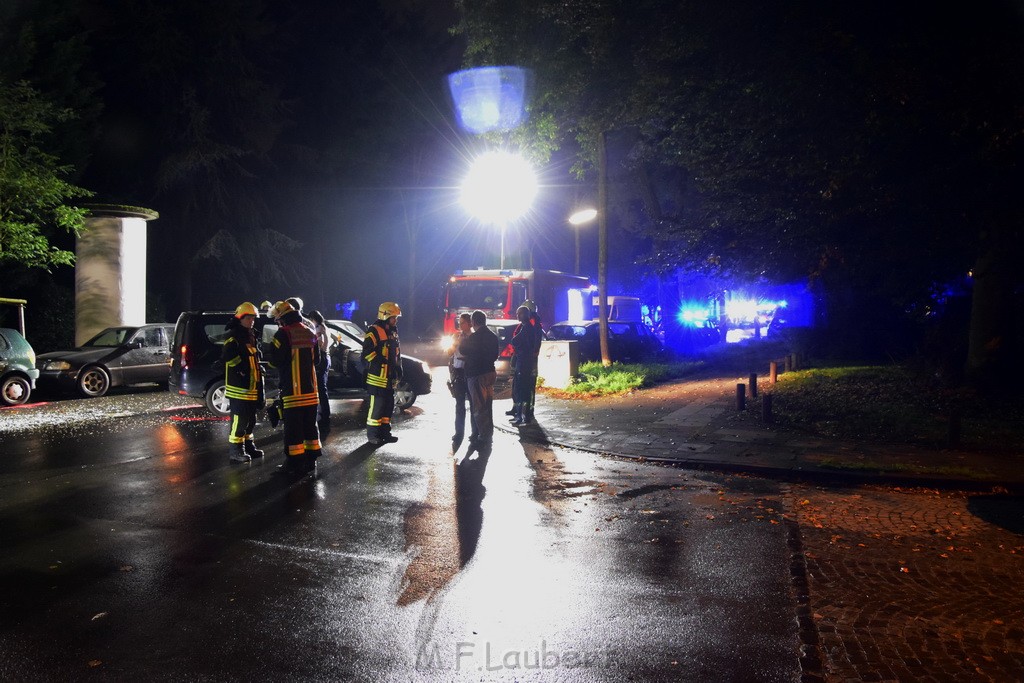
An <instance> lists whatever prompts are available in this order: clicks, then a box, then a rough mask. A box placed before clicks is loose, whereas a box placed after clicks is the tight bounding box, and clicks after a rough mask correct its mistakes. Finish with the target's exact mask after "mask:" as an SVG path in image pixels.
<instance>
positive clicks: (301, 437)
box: [269, 301, 321, 474]
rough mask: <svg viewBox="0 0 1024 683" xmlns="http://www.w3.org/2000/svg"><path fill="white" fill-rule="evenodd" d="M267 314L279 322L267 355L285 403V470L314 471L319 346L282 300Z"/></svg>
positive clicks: (317, 452)
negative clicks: (277, 378)
mask: <svg viewBox="0 0 1024 683" xmlns="http://www.w3.org/2000/svg"><path fill="white" fill-rule="evenodd" d="M270 315H271V317H273V318H274V319H275V320H277V322H278V325H280V328H279V329H278V330H277V332H275V333H274V339H273V342H272V345H271V349H270V352H269V355H270V363H271V364H272V365H273V366H274V367H275V368H277V372H278V377H279V378H280V381H279V384H280V387H281V402H282V404H283V405H284V411H283V412H284V443H285V448H286V449H287V458H286V460H285V472H286V473H288V474H303V473H306V472H315V471H316V460H317V458H319V457H320V448H321V446H320V432H319V430H318V429H317V425H316V409H317V406H318V405H319V403H320V396H319V393H318V392H317V381H316V364H317V361H318V359H319V355H320V349H319V347H318V346H317V343H316V335H314V334H313V331H312V330H311V329H310V328H309V327H308V326H307V325H306V324H305V323H303V320H302V316H300V315H299V313H298V311H296V310H295V309H294V308H293V307H292V306H291V304H289V303H287V302H285V301H279V302H277V303H276V304H274V307H273V308H272V309H271V310H270Z"/></svg>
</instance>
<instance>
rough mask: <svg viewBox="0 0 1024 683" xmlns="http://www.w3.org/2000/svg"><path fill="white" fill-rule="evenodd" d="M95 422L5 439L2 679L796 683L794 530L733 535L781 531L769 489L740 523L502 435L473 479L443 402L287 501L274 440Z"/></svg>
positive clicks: (716, 503) (56, 420) (298, 486)
mask: <svg viewBox="0 0 1024 683" xmlns="http://www.w3.org/2000/svg"><path fill="white" fill-rule="evenodd" d="M435 386H438V387H441V388H442V389H443V387H444V385H443V382H438V381H436V382H435ZM126 400H127V403H128V406H125V405H124V402H125V401H126ZM99 401H102V402H106V403H101V402H94V403H90V404H89V405H88V406H87V409H88V410H87V411H88V412H89V413H90V415H91V417H90V419H89V420H87V421H81V422H79V421H76V419H75V417H74V414H75V410H74V405H73V404H75V403H83V402H80V401H67V402H62V403H61V404H60V405H59V406H57V408H58V412H60V413H62V415H61V416H59V417H54V416H52V415H49V411H52V410H53V407H52V406H43V407H39V408H32V409H25V410H24V411H21V412H19V414H18V420H19V421H21V420H26V421H27V423H26V424H28V425H29V426H27V427H25V428H22V427H20V426H13V423H12V422H9V421H5V420H6V418H7V415H6V414H5V415H3V416H0V420H3V421H4V422H3V423H2V424H0V452H2V453H3V454H4V455H3V457H2V459H0V495H2V503H0V547H3V549H4V552H3V554H2V556H0V574H2V579H3V585H4V586H5V587H8V588H7V589H6V590H5V597H3V598H2V599H0V651H2V652H4V653H5V656H4V657H3V658H0V677H2V678H4V679H5V680H31V679H50V678H66V679H77V678H81V677H83V676H85V675H88V674H92V673H94V674H98V675H100V676H101V677H104V678H106V679H109V680H126V679H135V678H138V677H142V676H145V677H147V678H152V679H157V680H161V679H176V680H180V679H200V678H202V679H217V680H221V679H251V678H256V677H260V678H269V679H274V680H276V679H281V680H363V681H372V680H379V681H391V680H399V679H401V680H409V679H414V680H438V681H442V680H453V679H465V680H480V679H483V680H586V681H590V680H608V681H613V680H614V681H620V680H631V679H632V680H710V679H716V680H722V679H732V680H754V679H757V680H795V679H797V678H798V677H799V666H798V663H797V649H798V641H797V633H796V627H795V625H794V619H793V615H794V609H795V608H794V606H793V600H792V598H791V595H790V589H789V571H788V565H789V554H788V552H789V551H788V550H787V547H786V538H785V531H784V529H783V528H782V525H779V524H773V523H771V518H772V517H773V515H772V514H766V515H762V519H759V520H758V519H755V518H754V515H751V516H750V519H749V520H746V519H744V523H743V524H739V523H733V521H732V520H731V519H730V520H727V519H726V518H725V517H726V515H725V514H724V513H725V511H726V510H728V509H729V506H730V505H735V504H736V501H737V500H741V501H745V502H747V503H749V504H750V506H752V507H755V506H761V508H762V509H764V508H770V507H771V506H772V505H774V506H775V508H774V509H776V510H780V511H781V507H782V506H781V503H778V502H777V500H778V497H779V491H778V487H777V486H775V485H774V484H772V483H769V482H764V481H760V480H753V479H752V480H742V481H735V482H733V483H732V485H731V487H730V494H729V499H728V500H726V499H725V497H724V496H723V495H722V493H721V489H722V487H723V483H722V481H721V478H716V477H714V476H713V475H706V476H705V475H702V476H700V477H696V476H695V475H693V474H692V473H685V472H680V471H678V470H671V469H664V468H657V467H651V466H647V465H642V464H637V463H624V462H615V461H608V460H602V459H600V458H595V457H594V456H591V455H584V454H579V453H574V452H567V451H562V450H557V451H553V450H549V449H543V448H538V447H534V446H526V445H523V444H520V443H519V442H518V441H517V440H516V439H515V438H514V437H512V436H510V435H507V434H498V435H497V436H496V440H495V450H494V452H493V453H492V454H491V455H490V457H489V458H481V457H477V458H476V459H470V460H465V459H463V458H464V456H465V452H464V451H463V452H460V453H459V454H457V455H458V458H457V459H456V460H453V458H452V456H451V454H450V453H449V449H448V445H449V438H450V433H449V428H448V422H449V416H450V415H451V407H450V405H449V400H448V397H447V396H446V395H441V394H433V395H430V396H426V397H421V399H420V401H419V402H418V403H417V405H416V406H415V407H414V408H413V409H412V410H411V411H410V412H409V413H407V414H406V415H404V416H402V417H400V418H398V419H397V420H396V425H395V433H396V434H397V435H398V436H399V437H400V439H401V440H400V441H399V443H398V444H394V445H390V446H386V447H382V448H379V449H372V448H370V447H368V446H367V445H366V444H365V442H364V434H363V431H362V429H361V427H360V415H359V410H360V402H359V401H335V402H334V406H335V416H334V420H333V424H334V429H333V431H332V433H331V434H329V435H328V436H327V437H326V439H325V455H324V457H323V458H322V459H321V461H320V467H319V474H318V476H317V478H316V479H304V480H301V481H299V482H291V481H289V480H287V479H285V478H282V477H280V476H276V475H275V472H276V470H277V465H278V464H279V463H280V462H281V460H282V456H281V442H280V431H278V432H272V431H271V430H270V429H269V426H268V425H261V426H260V427H258V430H257V439H258V441H259V443H260V446H261V447H262V448H263V449H264V450H266V452H267V456H268V457H267V458H266V459H265V460H266V461H265V462H256V463H253V464H251V465H241V466H238V465H229V464H228V463H227V451H226V445H225V441H226V423H224V422H223V421H219V420H210V419H206V415H205V413H204V412H203V411H202V410H201V409H198V408H187V407H181V405H182V404H183V403H184V402H183V401H182V400H181V399H178V398H177V397H173V396H169V395H167V394H165V393H162V392H151V393H149V394H139V395H122V396H110V397H105V398H104V399H100V400H99ZM147 402H148V403H147ZM143 405H145V406H146V407H145V408H144V409H145V410H146V412H145V413H144V414H141V415H138V414H135V415H133V416H127V415H126V413H133V412H134V413H137V412H138V411H139V410H140V409H142V408H141V406H143ZM165 409H169V410H165ZM31 411H36V412H38V413H40V414H44V413H45V414H46V416H45V417H44V416H42V415H32V414H31ZM776 516H777V515H776ZM12 589H13V590H12Z"/></svg>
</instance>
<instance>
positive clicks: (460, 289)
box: [448, 280, 508, 309]
mask: <svg viewBox="0 0 1024 683" xmlns="http://www.w3.org/2000/svg"><path fill="white" fill-rule="evenodd" d="M507 298H508V282H505V281H502V280H493V281H480V280H475V281H465V280H462V281H455V282H452V283H451V284H449V285H448V308H473V309H476V308H481V309H498V308H505V302H506V299H507Z"/></svg>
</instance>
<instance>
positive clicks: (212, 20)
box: [12, 0, 1021, 329]
mask: <svg viewBox="0 0 1024 683" xmlns="http://www.w3.org/2000/svg"><path fill="white" fill-rule="evenodd" d="M15 4H16V5H20V6H22V7H27V8H35V9H36V10H38V14H40V15H41V16H44V17H47V18H48V20H49V19H53V20H54V21H58V20H59V17H60V16H61V13H60V11H59V8H64V9H66V10H68V13H69V14H70V16H71V17H72V18H71V19H69V20H68V23H67V24H66V25H65V26H64V27H63V28H61V26H58V27H57V28H54V29H52V31H53V34H54V35H58V36H62V37H61V38H60V39H59V40H56V41H53V47H54V49H52V50H49V54H47V52H46V51H41V52H40V55H41V56H40V60H44V61H45V60H46V59H51V58H53V56H54V54H56V53H57V52H58V51H59V50H58V48H59V47H60V46H61V45H64V44H65V43H64V42H63V41H65V40H66V39H67V38H68V37H69V36H75V37H76V38H77V39H79V40H82V41H84V43H85V44H86V46H87V50H86V54H87V57H85V58H84V59H85V63H86V65H85V67H84V68H83V69H82V70H81V72H80V73H79V74H77V75H76V77H77V78H78V80H79V82H80V84H89V83H93V84H96V85H97V86H98V88H97V89H96V92H95V94H96V98H97V99H98V100H99V101H100V102H102V106H103V111H102V113H101V114H100V115H99V117H98V118H97V119H96V120H95V121H94V124H95V125H94V126H93V127H92V128H88V129H87V128H85V126H84V124H83V130H82V131H81V138H82V139H83V140H85V139H88V138H89V136H90V135H92V134H95V136H96V137H95V140H94V144H92V146H91V154H90V155H89V156H88V157H84V156H81V157H80V158H79V159H78V160H79V161H81V162H82V165H81V167H82V169H83V173H82V174H81V176H80V177H79V178H78V182H79V184H81V185H83V186H84V187H87V188H89V189H92V190H95V191H96V192H97V193H98V196H97V198H96V200H97V201H102V202H110V203H123V204H133V205H139V206H146V207H148V208H152V209H155V210H157V211H159V212H160V213H161V218H160V219H159V220H158V221H155V222H154V223H152V224H151V226H150V246H151V253H150V261H149V264H150V271H151V277H150V288H151V293H152V294H154V295H156V296H157V297H159V299H160V301H161V303H162V304H163V307H164V309H165V310H166V316H167V318H168V319H171V320H173V319H174V317H175V316H176V315H177V311H178V310H180V298H179V294H180V292H179V290H180V287H178V286H177V285H178V281H179V280H180V278H181V272H182V267H183V265H182V264H183V260H184V258H185V257H186V254H185V252H186V251H187V249H186V248H185V247H186V246H187V245H188V243H189V241H190V240H192V242H196V241H197V240H198V241H201V238H202V237H203V235H209V234H212V232H213V231H214V230H216V229H217V228H221V227H226V228H228V229H230V230H232V231H234V232H235V233H236V234H238V235H244V234H246V230H247V229H248V228H249V227H250V223H249V220H248V218H247V217H246V215H245V211H244V209H246V208H247V207H248V206H249V205H252V204H256V203H259V202H263V203H265V204H266V206H267V210H266V212H265V213H264V214H263V215H262V216H261V217H260V221H261V222H260V225H261V227H265V228H269V229H272V230H275V231H278V232H280V233H283V234H286V235H288V236H290V237H292V238H294V239H296V240H298V241H300V242H302V243H303V244H304V245H305V248H304V249H305V250H304V252H303V253H304V257H303V258H304V267H303V271H304V272H303V274H302V276H301V277H299V278H296V279H294V280H291V281H290V282H289V283H288V284H287V285H284V286H277V287H274V286H271V285H269V284H267V283H266V282H265V279H264V278H263V277H261V274H260V270H259V268H257V267H255V266H254V267H253V270H254V271H255V273H253V274H252V277H251V280H252V283H251V284H250V285H249V286H243V285H242V284H241V282H240V280H239V279H237V278H235V279H229V280H228V281H227V282H224V281H222V279H219V278H218V277H216V276H214V275H212V274H211V273H210V272H208V271H210V270H211V269H213V268H215V267H216V266H215V265H214V264H213V262H210V261H207V262H204V263H202V264H201V267H200V273H199V275H198V276H197V277H196V279H195V286H194V288H193V291H192V301H191V303H192V306H193V307H207V308H215V307H219V308H233V307H234V306H235V305H236V304H237V303H238V301H239V300H241V299H252V300H253V301H256V302H257V303H258V301H259V300H262V299H271V300H274V299H278V298H283V297H286V296H292V295H298V296H302V297H303V298H304V299H305V300H306V302H307V304H308V305H309V306H310V307H318V308H326V309H331V308H333V305H334V304H335V303H337V302H343V301H348V300H350V299H358V300H359V301H360V304H361V306H362V308H363V310H364V313H366V314H368V313H369V311H370V310H372V309H375V308H376V305H377V303H379V302H380V301H382V300H396V301H399V302H401V303H402V304H403V305H404V306H406V307H407V308H408V309H411V310H412V311H413V312H414V313H418V314H419V315H412V316H410V320H409V321H408V322H410V323H412V322H415V323H416V324H415V326H416V327H417V328H419V329H424V328H426V326H427V323H429V322H430V320H431V319H433V318H435V317H437V316H436V313H435V306H436V302H437V297H438V294H439V289H440V284H441V283H442V282H443V280H444V278H445V276H446V275H447V274H449V273H450V272H451V271H452V270H454V269H456V268H464V267H475V266H494V265H497V251H498V236H497V231H496V230H495V229H493V228H486V227H483V226H480V225H478V224H477V223H475V222H474V221H473V220H472V219H470V218H468V217H467V215H466V214H465V212H464V210H463V209H462V208H461V207H460V206H458V205H457V203H456V186H457V184H458V183H459V182H460V181H461V179H462V177H463V175H464V173H465V170H466V168H467V162H468V159H469V158H470V157H471V156H472V155H473V153H474V152H475V151H477V150H479V149H481V148H482V143H481V141H480V140H478V139H475V138H474V137H472V136H470V135H467V134H465V133H462V132H460V131H458V130H456V128H455V125H454V117H453V115H452V112H451V106H450V103H449V99H448V95H447V93H446V90H445V85H444V77H445V75H446V74H447V73H448V72H450V71H452V70H455V69H457V68H459V67H460V65H461V60H462V45H461V43H460V42H459V40H458V39H456V38H453V37H452V36H451V35H450V34H449V32H448V28H449V27H450V26H451V25H452V24H453V23H454V22H455V15H454V12H453V10H451V8H447V7H446V3H443V2H433V1H431V0H378V1H377V2H365V3H345V2H324V1H319V2H297V3H271V2H262V1H260V0H232V1H231V2H224V3H209V2H206V1H205V0H204V1H202V2H201V1H200V0H180V1H178V2H173V3H167V2H166V1H165V0H57V1H56V2H54V3H42V2H30V1H28V0H21V2H16V3H15ZM1020 4H1021V3H1016V6H1020ZM12 6H14V5H12ZM911 15H912V12H906V11H905V12H902V13H901V16H903V17H909V16H911ZM58 23H59V22H58ZM68 26H70V27H71V28H70V29H69V28H67V27H68ZM83 29H84V30H83ZM883 33H884V32H883ZM893 33H894V34H895V33H896V30H895V29H893ZM41 42H45V41H41ZM883 47H884V46H883ZM238 55H241V58H240V60H238V61H236V57H237V56H238ZM945 58H946V57H944V59H945ZM239 64H241V65H242V66H239ZM252 73H255V74H256V75H257V77H258V78H257V80H261V81H262V82H263V84H265V85H267V90H266V91H264V92H256V91H253V92H250V91H249V90H247V89H246V88H248V85H246V84H245V81H244V79H243V78H242V77H241V76H240V74H241V75H243V76H247V75H250V74H252ZM71 75H72V74H70V73H69V74H68V77H69V78H70V77H71ZM48 79H49V81H50V82H56V81H57V80H58V79H57V77H55V76H54V75H52V74H51V75H50V76H49V77H48ZM835 86H836V87H837V88H841V87H843V88H845V87H849V84H847V83H837V84H835ZM80 90H81V88H80ZM190 96H192V97H195V98H197V100H198V101H199V103H200V104H202V105H204V106H208V107H209V108H210V111H211V112H213V114H212V115H211V117H210V120H209V125H210V127H211V131H209V135H208V136H207V137H209V138H210V139H212V140H214V141H216V142H217V143H223V144H225V145H237V146H238V147H240V148H245V149H248V150H254V149H255V150H258V154H253V155H251V156H248V157H246V158H245V159H243V161H242V162H240V165H241V166H242V167H243V169H242V173H240V174H239V176H238V177H239V178H240V180H239V179H236V180H233V181H232V182H231V183H228V184H227V185H226V186H225V196H226V197H227V198H228V201H226V205H227V206H228V207H231V205H232V202H235V203H236V205H237V206H238V207H241V209H242V210H228V211H227V212H226V214H224V215H220V216H212V217H211V218H210V221H211V222H212V223H213V224H212V225H201V224H200V222H201V221H199V220H197V219H195V218H192V219H185V218H183V217H182V206H184V205H185V204H187V202H186V203H185V204H183V203H182V201H181V197H180V195H178V196H176V195H174V193H173V192H168V190H167V188H166V187H164V186H162V185H161V184H160V183H159V181H158V177H159V174H160V171H161V168H162V167H163V165H164V164H166V163H167V162H168V160H169V159H173V158H174V155H175V154H176V153H178V152H179V151H180V150H181V149H182V148H183V142H182V138H183V137H187V135H186V134H193V133H196V129H195V127H194V126H193V127H189V126H188V125H185V124H184V123H183V117H184V114H183V113H182V112H184V111H185V109H186V108H185V102H186V101H187V99H188V98H189V97H190ZM247 103H252V104H251V106H248V104H247ZM268 103H269V104H268ZM261 105H265V110H264V109H262V108H261ZM267 112H271V113H272V114H273V117H276V118H273V117H271V118H273V120H272V121H270V122H267V121H265V120H264V119H262V118H261V117H262V116H264V114H266V113H267ZM202 132H203V131H199V133H202ZM80 146H86V145H84V143H83V144H82V145H80ZM196 149H200V150H205V151H208V152H213V151H214V147H213V146H211V145H206V146H203V145H200V146H198V147H196ZM574 152H575V150H574V149H573V148H572V147H571V145H567V146H566V147H565V148H563V150H562V151H561V152H559V153H557V154H556V156H555V157H554V158H553V159H552V161H551V163H550V165H549V166H548V167H547V168H544V169H540V172H541V184H542V189H541V194H540V196H539V197H538V199H537V202H536V205H535V208H534V210H533V211H532V212H531V214H530V215H529V216H528V217H527V218H526V219H524V220H523V221H522V225H521V229H518V230H516V231H514V233H513V234H511V235H510V237H509V240H508V251H509V254H510V258H509V262H510V263H514V262H515V260H516V258H517V256H518V254H519V253H520V252H524V253H526V252H528V251H529V250H530V245H532V250H533V254H534V263H535V265H536V266H538V267H550V268H555V269H560V270H570V269H571V267H572V261H573V233H572V232H571V229H570V227H569V226H568V225H567V224H566V222H565V217H566V216H567V215H568V213H569V209H570V207H571V205H572V203H573V202H574V200H575V198H576V194H577V188H576V187H575V186H574V181H573V180H572V178H571V176H570V174H569V166H570V165H571V164H572V161H573V159H572V156H573V154H574ZM624 153H625V152H623V154H624ZM73 161H74V159H73ZM201 178H202V175H201V174H195V175H193V176H192V179H191V182H192V183H193V188H195V187H197V186H198V187H205V185H203V183H202V180H201ZM197 179H198V180H197ZM612 181H613V183H618V185H616V186H615V188H614V189H616V191H622V192H625V191H626V189H627V185H626V179H625V178H623V177H618V178H617V177H615V176H614V173H613V178H612ZM209 186H210V187H214V184H212V183H211V184H210V185H209ZM213 194H215V193H212V192H211V193H208V194H204V193H202V192H198V193H195V195H196V196H199V197H201V198H202V199H203V201H208V200H210V196H209V195H213ZM200 208H201V211H200V215H207V214H204V213H202V211H205V208H203V207H200ZM407 221H411V222H412V224H414V225H416V226H417V231H416V235H417V238H416V246H417V248H416V251H415V263H414V268H413V270H412V271H410V269H409V265H410V258H409V256H410V254H409V235H408V229H407ZM582 234H583V250H582V253H583V266H584V267H583V271H584V273H585V274H589V275H591V276H592V278H593V277H594V276H595V275H596V250H597V239H596V229H595V228H594V226H590V227H589V228H584V229H583V233H582ZM612 240H613V241H612V253H613V254H615V255H616V257H617V259H616V260H615V261H613V268H612V272H611V273H610V276H611V286H612V290H613V292H615V291H618V292H622V293H626V292H629V293H633V292H634V291H636V287H637V286H638V284H639V274H638V273H637V272H636V269H634V268H632V266H631V258H630V254H631V252H632V251H634V249H635V248H636V246H637V241H636V239H635V238H632V237H630V236H629V235H626V234H622V232H621V231H616V230H614V225H613V231H612ZM204 270H205V271H207V272H203V271H204ZM410 272H411V276H410ZM410 292H414V296H413V297H412V298H410ZM328 312H329V311H328ZM358 317H359V316H357V319H358ZM362 317H366V315H364V316H362Z"/></svg>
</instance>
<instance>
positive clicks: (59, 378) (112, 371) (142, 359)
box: [36, 323, 174, 398]
mask: <svg viewBox="0 0 1024 683" xmlns="http://www.w3.org/2000/svg"><path fill="white" fill-rule="evenodd" d="M173 332H174V325H171V324H170V323H153V324H149V325H140V326H137V327H108V328H107V329H105V330H103V331H102V332H100V333H99V334H97V335H96V336H95V337H93V338H92V339H90V340H89V341H87V342H85V343H84V344H82V345H81V346H79V347H78V348H75V349H68V350H66V351H51V352H49V353H43V354H40V356H39V358H38V359H37V360H36V367H37V368H39V386H40V388H51V389H64V390H68V389H70V390H77V391H78V392H79V393H80V394H82V395H83V396H85V397H86V398H95V397H97V396H103V395H104V394H106V393H107V392H108V391H109V390H110V388H111V387H118V386H123V385H127V384H142V383H146V382H157V383H160V384H165V383H166V382H167V358H168V354H169V352H170V347H169V345H170V341H171V335H172V334H173Z"/></svg>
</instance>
